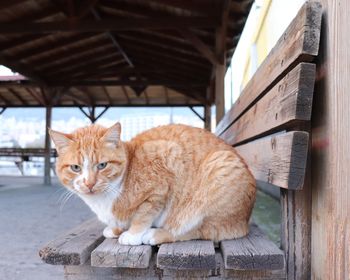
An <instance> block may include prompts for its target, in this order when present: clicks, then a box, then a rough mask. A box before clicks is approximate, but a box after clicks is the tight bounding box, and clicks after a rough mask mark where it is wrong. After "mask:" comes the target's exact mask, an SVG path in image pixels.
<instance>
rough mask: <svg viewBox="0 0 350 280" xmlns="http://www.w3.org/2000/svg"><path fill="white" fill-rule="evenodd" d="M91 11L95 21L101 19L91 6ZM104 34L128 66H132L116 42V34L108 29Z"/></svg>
mask: <svg viewBox="0 0 350 280" xmlns="http://www.w3.org/2000/svg"><path fill="white" fill-rule="evenodd" d="M91 13H92V14H93V16H94V17H95V19H96V20H97V21H101V20H102V18H101V15H100V13H99V12H98V11H97V10H96V9H94V8H91ZM106 34H107V36H108V37H109V38H110V39H111V41H112V43H113V45H114V46H115V47H116V48H117V50H118V53H120V54H121V55H122V56H123V57H124V59H125V61H126V62H127V63H128V64H129V66H131V67H134V64H133V63H132V61H131V59H130V57H129V56H128V55H127V54H126V52H125V50H124V49H123V48H122V46H121V45H120V44H119V43H118V41H117V39H116V36H115V35H114V34H112V33H111V32H110V31H107V32H106Z"/></svg>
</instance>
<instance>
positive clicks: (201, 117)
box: [189, 106, 205, 122]
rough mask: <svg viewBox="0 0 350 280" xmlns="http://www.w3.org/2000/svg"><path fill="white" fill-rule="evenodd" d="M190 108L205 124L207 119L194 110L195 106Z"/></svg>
mask: <svg viewBox="0 0 350 280" xmlns="http://www.w3.org/2000/svg"><path fill="white" fill-rule="evenodd" d="M189 108H190V109H191V111H192V112H193V113H195V115H196V116H197V117H198V118H200V119H201V120H202V121H203V122H204V121H205V119H204V118H205V117H203V116H201V115H200V114H199V113H198V112H197V111H196V110H195V109H194V108H193V106H189Z"/></svg>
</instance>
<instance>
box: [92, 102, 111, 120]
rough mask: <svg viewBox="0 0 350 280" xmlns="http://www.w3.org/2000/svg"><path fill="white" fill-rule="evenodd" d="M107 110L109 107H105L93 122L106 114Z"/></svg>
mask: <svg viewBox="0 0 350 280" xmlns="http://www.w3.org/2000/svg"><path fill="white" fill-rule="evenodd" d="M108 109H109V107H108V106H106V107H105V108H104V109H103V110H102V111H101V113H99V114H98V115H97V116H96V117H95V122H96V121H97V120H98V119H99V118H100V117H102V115H103V114H104V113H106V112H107V110H108Z"/></svg>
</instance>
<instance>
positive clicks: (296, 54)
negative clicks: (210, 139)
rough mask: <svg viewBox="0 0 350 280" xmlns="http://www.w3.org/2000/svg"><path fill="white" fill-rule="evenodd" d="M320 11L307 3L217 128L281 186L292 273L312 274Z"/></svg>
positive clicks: (263, 178) (257, 171)
mask: <svg viewBox="0 0 350 280" xmlns="http://www.w3.org/2000/svg"><path fill="white" fill-rule="evenodd" d="M321 16H322V8H321V5H320V4H319V3H317V2H306V3H305V4H304V6H303V7H302V8H301V10H300V11H299V13H298V14H297V16H296V17H295V19H294V20H293V21H292V22H291V24H290V25H289V27H288V28H287V30H286V31H285V32H284V34H283V35H282V36H281V38H280V39H279V40H278V42H277V43H276V45H275V47H274V48H273V49H272V50H271V52H270V53H269V55H268V56H267V57H266V59H265V60H264V62H263V63H262V64H261V65H260V67H259V68H258V70H257V71H256V73H255V74H254V76H253V77H252V78H251V80H250V81H249V82H248V84H247V86H246V87H245V89H244V90H243V91H242V93H241V95H240V97H239V98H238V100H237V101H236V103H235V104H234V105H233V107H232V108H231V110H230V111H229V112H228V113H227V114H226V115H225V116H224V117H223V119H222V120H221V121H220V123H219V124H218V126H217V129H216V134H217V135H218V136H219V137H221V138H222V139H224V140H225V141H227V142H228V143H229V144H230V145H233V146H235V147H236V149H237V150H238V152H239V153H240V154H241V156H242V157H243V158H244V159H245V160H246V162H247V164H248V166H249V167H250V169H251V171H252V172H253V174H254V176H255V178H256V179H257V181H258V183H259V182H265V183H269V184H272V185H274V186H277V187H280V188H281V208H282V236H281V242H282V247H283V249H284V251H285V254H286V260H287V274H288V279H306V278H308V276H309V274H310V258H309V255H310V213H311V211H310V209H311V208H310V207H311V203H310V190H309V188H308V168H307V166H308V154H309V145H310V131H309V123H310V120H311V112H312V99H313V91H314V84H315V76H316V65H315V64H314V63H313V62H314V61H315V57H316V56H317V54H318V49H319V42H320V29H321ZM294 190H298V191H297V192H294Z"/></svg>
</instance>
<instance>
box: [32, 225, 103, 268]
mask: <svg viewBox="0 0 350 280" xmlns="http://www.w3.org/2000/svg"><path fill="white" fill-rule="evenodd" d="M103 228H104V225H103V224H102V223H100V222H99V221H98V220H97V219H92V220H89V221H87V222H85V223H82V224H81V225H79V226H77V227H76V228H74V229H72V230H71V231H69V232H67V233H65V234H63V235H61V236H60V237H58V238H57V239H55V240H53V241H51V242H50V243H48V244H47V245H46V246H45V247H44V248H42V249H41V250H40V252H39V255H40V257H41V259H42V260H43V261H45V262H46V263H48V264H56V265H80V264H84V263H85V262H86V261H87V260H88V259H89V258H90V254H91V251H92V250H93V249H95V248H96V247H97V246H98V245H99V244H100V243H101V242H102V241H103V236H102V231H103Z"/></svg>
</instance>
